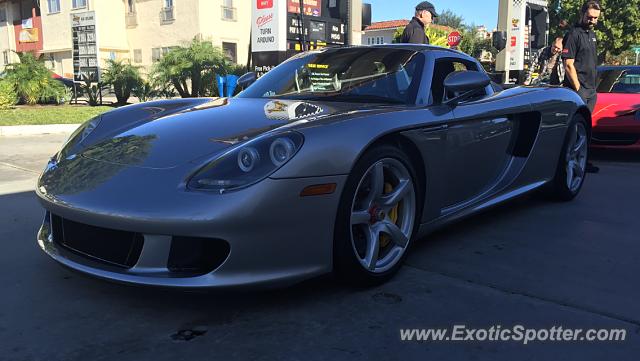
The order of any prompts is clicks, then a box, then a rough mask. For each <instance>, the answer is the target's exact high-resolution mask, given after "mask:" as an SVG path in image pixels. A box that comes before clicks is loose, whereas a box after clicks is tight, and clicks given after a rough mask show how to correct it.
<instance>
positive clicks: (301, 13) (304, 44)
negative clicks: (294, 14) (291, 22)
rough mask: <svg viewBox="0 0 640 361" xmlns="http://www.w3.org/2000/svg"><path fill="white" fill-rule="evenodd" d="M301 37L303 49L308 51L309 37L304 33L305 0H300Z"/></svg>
mask: <svg viewBox="0 0 640 361" xmlns="http://www.w3.org/2000/svg"><path fill="white" fill-rule="evenodd" d="M300 39H302V51H307V38H306V36H305V35H304V0H300Z"/></svg>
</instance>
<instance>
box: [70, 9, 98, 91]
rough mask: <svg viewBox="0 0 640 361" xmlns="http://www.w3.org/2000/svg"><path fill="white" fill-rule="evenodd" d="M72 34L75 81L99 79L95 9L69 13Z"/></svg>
mask: <svg viewBox="0 0 640 361" xmlns="http://www.w3.org/2000/svg"><path fill="white" fill-rule="evenodd" d="M71 34H72V36H73V78H74V80H76V81H82V82H84V81H87V80H88V81H90V82H99V81H100V67H99V64H98V41H97V37H96V14H95V11H87V12H84V13H76V14H71Z"/></svg>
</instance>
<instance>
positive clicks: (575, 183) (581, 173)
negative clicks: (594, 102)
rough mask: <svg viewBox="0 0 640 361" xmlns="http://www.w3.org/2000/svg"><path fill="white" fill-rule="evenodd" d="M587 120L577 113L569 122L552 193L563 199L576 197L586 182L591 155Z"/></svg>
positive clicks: (552, 183)
mask: <svg viewBox="0 0 640 361" xmlns="http://www.w3.org/2000/svg"><path fill="white" fill-rule="evenodd" d="M586 124H587V123H586V120H585V119H584V117H583V116H582V115H580V114H576V115H575V116H574V118H573V119H572V121H571V123H570V124H569V129H568V130H567V135H566V137H565V142H564V147H563V148H562V153H561V155H560V161H559V162H558V168H557V169H556V175H555V177H554V179H553V181H552V182H551V185H550V186H551V194H552V195H553V196H554V198H556V199H558V200H561V201H570V200H572V199H574V198H575V197H576V196H577V195H578V193H580V190H581V189H582V186H583V184H584V180H585V177H586V174H587V172H586V169H587V159H588V157H589V132H588V131H587V125H586Z"/></svg>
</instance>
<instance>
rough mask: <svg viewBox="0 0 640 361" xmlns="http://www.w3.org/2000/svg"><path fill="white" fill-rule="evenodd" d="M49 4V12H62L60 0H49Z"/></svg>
mask: <svg viewBox="0 0 640 361" xmlns="http://www.w3.org/2000/svg"><path fill="white" fill-rule="evenodd" d="M47 3H48V5H49V14H55V13H59V12H60V0H47Z"/></svg>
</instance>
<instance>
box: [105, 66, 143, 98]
mask: <svg viewBox="0 0 640 361" xmlns="http://www.w3.org/2000/svg"><path fill="white" fill-rule="evenodd" d="M102 80H103V81H104V83H105V84H108V85H111V86H113V91H114V93H115V95H116V99H117V100H118V105H126V104H127V100H128V99H129V97H130V96H131V92H132V91H133V89H135V88H136V87H137V86H138V84H140V83H141V82H142V77H141V76H140V69H139V67H136V66H133V65H131V63H130V62H129V61H124V60H112V59H109V60H107V66H106V68H105V70H104V73H103V74H102Z"/></svg>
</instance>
